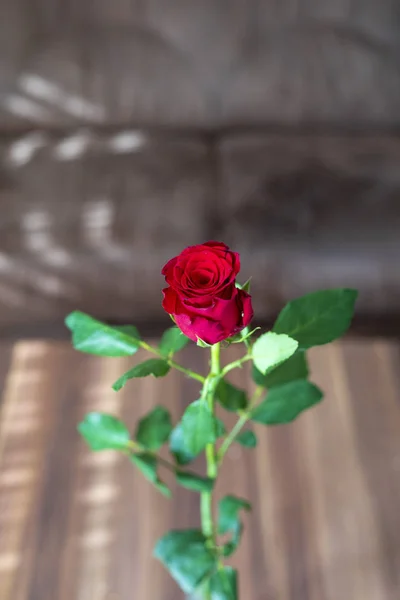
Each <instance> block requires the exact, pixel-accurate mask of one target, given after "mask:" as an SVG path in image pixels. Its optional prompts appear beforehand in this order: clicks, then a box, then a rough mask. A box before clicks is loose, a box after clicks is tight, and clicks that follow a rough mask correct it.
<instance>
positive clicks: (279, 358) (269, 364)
mask: <svg viewBox="0 0 400 600" xmlns="http://www.w3.org/2000/svg"><path fill="white" fill-rule="evenodd" d="M298 345H299V344H298V342H297V341H296V340H293V339H292V338H290V337H289V336H288V335H285V334H282V335H278V334H277V333H273V332H272V331H268V333H264V334H263V335H262V336H260V337H259V338H258V339H257V340H256V341H255V343H254V346H253V360H254V364H255V366H256V367H257V369H258V370H259V371H260V372H261V373H264V374H265V373H268V371H270V370H271V369H273V368H274V367H277V366H278V365H279V364H281V363H283V362H284V361H285V360H287V359H288V358H290V357H291V356H292V354H294V353H295V352H296V350H297V346H298Z"/></svg>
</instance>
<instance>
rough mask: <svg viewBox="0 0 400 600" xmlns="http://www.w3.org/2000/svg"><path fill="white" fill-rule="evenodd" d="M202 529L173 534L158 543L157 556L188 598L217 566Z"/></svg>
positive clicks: (173, 532)
mask: <svg viewBox="0 0 400 600" xmlns="http://www.w3.org/2000/svg"><path fill="white" fill-rule="evenodd" d="M206 541H207V540H206V538H205V537H204V535H203V534H202V532H201V531H200V530H199V529H186V530H174V531H170V532H168V533H167V534H166V535H164V536H163V537H162V538H161V539H160V540H158V542H157V544H156V547H155V549H154V556H155V557H156V558H158V559H159V560H160V561H161V562H162V563H163V565H164V566H165V567H166V568H167V569H168V571H169V572H170V574H171V576H172V577H173V578H174V579H175V581H176V582H177V583H178V585H179V586H180V587H181V588H182V590H183V591H184V592H185V593H186V594H190V593H191V592H194V591H195V589H196V588H197V587H198V586H199V585H200V584H201V582H202V581H203V580H204V579H205V578H206V577H208V576H209V575H210V573H211V571H212V570H213V569H214V568H215V566H216V558H215V556H214V554H213V553H212V551H211V550H210V549H209V548H208V547H207V546H206Z"/></svg>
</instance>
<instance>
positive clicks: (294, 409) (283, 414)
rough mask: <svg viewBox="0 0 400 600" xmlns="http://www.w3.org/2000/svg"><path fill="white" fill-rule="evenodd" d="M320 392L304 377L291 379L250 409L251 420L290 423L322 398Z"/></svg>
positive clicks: (274, 423) (267, 423) (271, 423)
mask: <svg viewBox="0 0 400 600" xmlns="http://www.w3.org/2000/svg"><path fill="white" fill-rule="evenodd" d="M322 396H323V394H322V392H321V390H320V389H319V388H317V386H315V385H314V384H312V383H310V382H309V381H307V380H305V379H299V380H297V381H291V382H290V383H285V384H284V385H280V386H278V387H273V388H272V389H270V391H269V392H268V395H267V398H266V399H265V400H264V401H263V402H261V404H259V405H258V406H256V408H255V409H254V410H253V411H252V415H251V418H252V419H253V421H257V422H258V423H263V424H264V425H279V424H281V423H290V421H293V420H294V419H295V418H296V417H297V416H298V415H299V414H300V413H301V412H302V411H303V410H306V409H307V408H310V407H311V406H314V404H317V403H318V402H320V401H321V400H322Z"/></svg>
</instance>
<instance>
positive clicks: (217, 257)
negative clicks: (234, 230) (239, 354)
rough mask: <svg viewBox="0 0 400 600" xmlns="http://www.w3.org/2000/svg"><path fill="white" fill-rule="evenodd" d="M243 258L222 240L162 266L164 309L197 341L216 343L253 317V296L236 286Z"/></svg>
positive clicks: (190, 250) (187, 251)
mask: <svg viewBox="0 0 400 600" xmlns="http://www.w3.org/2000/svg"><path fill="white" fill-rule="evenodd" d="M239 270H240V257H239V254H238V253H237V252H232V250H230V249H229V248H228V246H226V245H225V244H223V243H222V242H213V241H212V242H205V243H204V244H199V245H197V246H189V247H188V248H185V250H183V251H182V252H181V253H180V254H179V256H176V257H175V258H171V260H170V261H168V262H167V264H166V265H165V266H164V268H163V269H162V274H163V275H164V277H165V281H166V282H167V284H168V287H167V288H165V289H164V290H163V294H164V299H163V303H162V305H163V308H164V310H165V311H166V312H167V313H168V314H170V315H171V316H172V317H173V319H174V321H175V323H176V324H177V326H178V327H179V328H180V329H181V331H182V332H183V333H184V334H185V335H186V336H187V337H189V338H190V339H191V340H193V341H195V342H196V341H197V340H198V339H200V340H202V341H203V342H206V343H207V344H216V343H217V342H220V341H222V340H225V339H226V338H229V337H231V336H233V335H235V334H236V333H238V332H239V331H241V330H242V329H243V328H244V327H246V326H247V325H248V324H249V323H250V321H251V319H252V318H253V308H252V305H251V296H250V295H249V294H248V293H247V292H245V291H244V290H242V289H238V288H237V287H236V275H237V274H238V273H239Z"/></svg>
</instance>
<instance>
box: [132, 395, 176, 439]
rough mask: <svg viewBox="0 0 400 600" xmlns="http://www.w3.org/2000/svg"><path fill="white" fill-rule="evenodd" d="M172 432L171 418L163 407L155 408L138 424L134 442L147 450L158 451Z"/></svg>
mask: <svg viewBox="0 0 400 600" xmlns="http://www.w3.org/2000/svg"><path fill="white" fill-rule="evenodd" d="M171 431H172V423H171V416H170V414H169V412H168V411H167V409H166V408H164V407H163V406H156V408H155V409H154V410H152V411H151V412H150V413H149V414H148V415H146V416H145V417H143V419H141V420H140V421H139V423H138V427H137V431H136V438H135V439H136V441H138V442H139V444H141V445H142V446H144V447H145V448H147V449H148V450H158V449H159V448H161V446H162V445H163V444H165V442H166V441H167V440H168V438H169V436H170V433H171Z"/></svg>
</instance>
